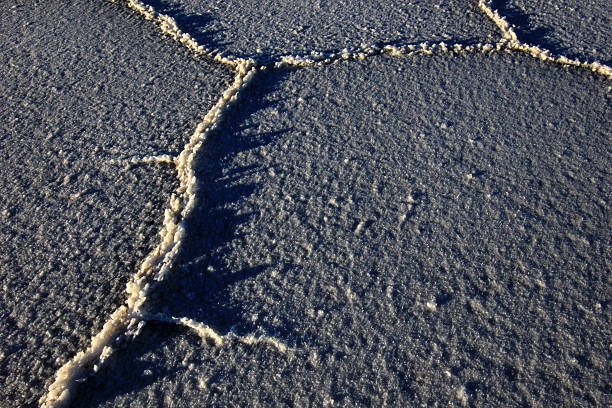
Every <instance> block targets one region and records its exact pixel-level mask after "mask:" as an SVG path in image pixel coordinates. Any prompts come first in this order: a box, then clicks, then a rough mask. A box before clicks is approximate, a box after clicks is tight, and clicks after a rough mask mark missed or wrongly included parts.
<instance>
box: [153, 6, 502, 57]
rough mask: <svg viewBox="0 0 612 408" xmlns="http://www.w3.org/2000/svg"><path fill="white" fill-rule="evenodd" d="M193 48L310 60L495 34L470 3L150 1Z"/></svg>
mask: <svg viewBox="0 0 612 408" xmlns="http://www.w3.org/2000/svg"><path fill="white" fill-rule="evenodd" d="M150 4H152V5H153V6H154V7H155V8H156V9H158V10H159V11H161V12H163V13H165V14H168V15H170V16H173V17H175V18H176V20H177V22H178V23H179V24H180V25H181V26H182V27H184V29H185V30H187V31H188V32H190V33H191V34H192V35H193V36H194V37H195V38H196V39H197V40H198V41H199V42H201V43H204V44H207V45H209V47H211V48H217V49H219V50H221V51H223V52H225V53H228V54H231V55H238V56H255V55H256V56H259V58H262V57H270V56H277V55H285V54H289V55H295V54H304V53H306V54H309V53H310V52H311V51H320V52H324V51H328V50H335V49H342V48H345V47H354V46H359V45H360V44H361V43H372V42H383V43H400V44H405V43H419V42H423V41H428V42H431V41H455V42H457V41H463V42H466V43H475V42H490V41H493V39H495V38H498V37H499V32H498V31H497V30H496V29H495V25H494V24H492V22H491V21H490V20H488V19H487V18H486V17H485V16H484V15H483V14H482V13H480V12H479V11H478V8H477V7H476V2H472V1H465V0H452V1H430V0H417V1H414V0H413V1H405V0H402V1H393V2H389V1H371V0H359V1H354V0H353V1H326V0H315V1H311V0H295V1H284V0H264V1H261V0H232V1H225V0H214V1H208V0H153V1H151V2H150Z"/></svg>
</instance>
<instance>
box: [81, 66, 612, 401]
mask: <svg viewBox="0 0 612 408" xmlns="http://www.w3.org/2000/svg"><path fill="white" fill-rule="evenodd" d="M465 73H469V75H467V74H465ZM258 80H259V81H260V83H261V84H264V85H263V86H260V87H253V88H252V89H251V90H250V91H247V92H246V93H245V94H243V102H244V104H239V105H238V106H247V107H248V108H247V109H246V110H244V109H239V108H237V109H236V110H235V111H234V112H233V114H232V115H231V116H229V117H228V118H227V120H226V121H225V123H226V126H224V127H223V128H222V129H220V131H219V132H218V133H215V135H214V136H213V137H212V138H211V139H210V141H209V143H208V144H207V145H205V147H204V148H203V151H202V155H201V157H200V158H199V160H200V162H201V164H200V165H199V167H198V171H199V173H200V174H199V176H200V180H201V183H202V184H201V186H200V187H201V191H202V193H201V195H200V197H199V202H200V205H199V207H198V210H197V211H196V213H195V214H193V216H192V218H191V219H190V222H189V226H190V231H189V234H190V235H189V236H190V240H189V242H188V244H187V245H186V248H185V253H184V257H183V259H182V261H181V262H180V264H179V265H178V266H177V268H176V271H175V272H174V273H173V274H171V275H170V276H168V277H167V280H166V282H165V284H164V285H163V286H162V287H160V290H159V292H158V299H157V302H158V305H159V307H160V308H161V309H162V310H163V311H164V312H165V313H168V314H171V315H173V316H188V317H191V318H193V319H195V320H198V321H204V322H206V323H208V324H210V325H212V326H213V327H214V328H215V329H217V330H219V331H220V332H227V331H229V330H233V331H234V332H236V333H237V334H246V333H252V332H255V333H257V332H261V333H267V334H273V335H274V336H276V337H277V338H279V339H281V340H282V341H284V342H286V343H287V344H289V345H291V346H293V347H294V348H295V349H294V350H293V351H289V352H288V353H287V354H286V355H283V354H281V353H279V352H277V351H275V350H274V349H272V348H270V347H265V346H251V347H247V346H240V345H238V346H235V347H234V348H229V347H228V348H222V349H221V350H217V349H215V348H211V347H210V346H207V345H206V343H204V344H202V342H200V341H198V340H197V339H196V338H193V337H191V336H188V337H187V338H184V339H179V338H175V337H176V336H177V334H176V333H175V334H173V335H170V334H166V332H167V331H168V330H172V329H171V328H170V326H159V327H157V328H155V329H152V330H150V331H148V332H147V333H146V334H145V335H144V336H143V338H142V339H141V340H140V341H139V342H137V343H136V344H134V345H132V346H130V347H128V349H127V350H126V351H124V352H121V353H118V354H117V355H116V357H115V359H116V360H114V362H113V363H111V364H110V365H109V367H108V369H107V371H104V372H103V373H102V374H100V375H99V376H98V377H97V379H96V380H94V381H93V382H92V383H91V384H89V385H87V384H86V385H85V386H84V390H83V391H82V392H81V393H80V395H81V396H82V399H81V400H79V403H78V404H77V406H90V405H91V404H93V403H94V402H95V404H93V405H97V404H102V405H103V406H127V405H129V404H133V403H136V404H137V405H141V406H146V405H150V404H152V403H153V404H157V403H160V402H163V401H166V402H167V404H168V405H169V401H172V403H173V404H175V405H176V406H193V405H194V404H199V403H202V404H204V405H213V406H228V405H233V404H235V405H239V406H242V405H269V404H271V405H303V404H306V405H308V403H313V404H314V405H323V404H325V403H326V402H328V403H331V402H332V401H334V402H335V403H336V404H338V405H340V406H363V405H365V406H372V405H374V406H379V405H385V404H388V405H393V406H415V405H421V404H423V405H425V406H433V405H437V404H439V405H447V404H449V403H450V404H451V405H462V404H463V403H467V404H469V405H473V406H526V405H527V406H529V405H533V406H542V405H564V404H571V405H573V406H589V405H597V404H599V405H606V404H607V403H610V402H611V401H612V400H611V399H610V383H609V376H608V369H609V361H610V357H612V356H611V355H610V349H609V344H608V343H609V338H610V323H611V322H610V317H611V316H612V311H611V309H610V298H609V297H610V293H611V289H612V287H611V281H610V274H609V271H610V266H609V259H610V256H611V255H612V254H611V253H610V252H611V251H610V239H611V236H610V228H609V226H610V225H609V220H610V216H609V212H608V209H607V205H608V204H607V203H608V202H610V199H611V197H610V191H611V189H610V187H611V186H610V175H609V170H608V167H609V154H610V148H611V145H610V138H609V133H608V132H609V128H610V119H611V118H610V114H609V112H610V101H609V91H608V90H607V83H606V81H605V80H602V79H600V78H597V77H594V76H593V75H591V74H588V73H583V72H573V71H567V70H566V69H563V68H559V67H557V66H553V65H550V64H547V63H541V62H539V61H536V60H534V59H532V58H529V57H527V56H522V55H518V56H510V55H499V56H483V55H477V56H473V55H472V56H452V57H448V56H439V57H428V58H414V59H401V58H399V59H398V58H389V57H381V58H378V59H371V60H368V61H367V62H349V63H341V64H337V65H333V66H328V67H324V68H318V69H300V70H293V71H291V70H290V71H281V72H272V73H270V74H262V77H261V78H258ZM474 83H477V84H478V85H477V86H474ZM126 362H131V363H129V365H125V363H126ZM133 376H136V380H135V382H136V383H137V384H138V386H134V384H133V383H132V382H131V381H130V380H129V379H130V378H132V377H133ZM433 390H435V392H433Z"/></svg>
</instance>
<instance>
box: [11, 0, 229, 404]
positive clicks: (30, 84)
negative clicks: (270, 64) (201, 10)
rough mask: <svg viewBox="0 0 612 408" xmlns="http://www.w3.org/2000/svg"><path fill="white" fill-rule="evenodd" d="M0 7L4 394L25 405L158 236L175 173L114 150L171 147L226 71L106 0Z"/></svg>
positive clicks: (109, 307) (121, 294)
mask: <svg viewBox="0 0 612 408" xmlns="http://www.w3.org/2000/svg"><path fill="white" fill-rule="evenodd" d="M0 13H1V15H0V20H1V21H2V29H1V30H0V36H1V40H0V50H1V52H0V55H1V56H0V60H1V61H2V63H1V64H0V71H1V74H0V76H2V81H0V93H1V94H2V95H3V107H2V109H1V110H0V155H1V157H2V163H3V166H2V172H1V175H0V191H2V196H3V201H2V204H0V217H1V218H0V222H1V224H0V225H1V229H0V242H2V243H3V250H2V252H1V254H0V280H1V282H2V294H1V295H0V302H1V307H0V309H1V311H0V314H1V317H0V322H1V323H0V339H1V340H0V350H1V352H2V353H1V355H0V367H1V371H0V377H1V378H2V380H1V382H2V383H3V384H4V386H3V387H2V389H1V390H0V399H1V400H2V401H3V403H2V404H1V405H3V406H34V405H36V404H37V402H38V399H39V397H40V396H41V395H42V394H43V392H44V391H45V388H46V385H48V384H47V383H48V381H50V380H52V378H53V375H54V373H55V371H56V370H57V369H58V368H59V367H60V366H61V365H62V364H63V363H65V362H66V361H67V360H69V359H70V358H72V356H74V355H75V354H76V353H77V352H78V351H79V350H81V349H83V348H85V347H86V346H87V343H88V341H89V338H90V337H91V336H92V335H93V334H95V333H97V332H98V331H99V330H100V329H101V327H102V324H103V323H104V321H105V320H106V319H107V317H108V315H109V314H110V313H111V312H112V311H113V310H114V309H115V308H116V307H117V306H118V305H120V304H122V303H123V302H124V300H125V299H124V298H125V285H126V282H127V280H128V279H129V277H130V276H131V275H132V274H133V273H134V271H135V270H136V269H137V266H138V263H139V262H140V261H141V260H142V259H143V258H144V256H145V255H146V254H147V253H148V252H149V251H150V248H151V247H152V246H153V245H155V244H156V241H157V240H158V234H157V232H158V230H159V225H160V223H161V219H162V217H163V211H164V208H165V207H166V205H167V202H168V198H169V196H170V193H171V192H172V191H173V190H174V189H175V188H176V184H177V183H176V172H175V170H174V168H172V167H171V166H168V165H165V164H160V165H155V164H153V165H140V164H133V165H127V164H126V163H123V162H121V160H123V159H127V158H131V157H133V156H135V155H151V154H159V153H172V152H177V151H180V150H181V148H182V145H183V144H184V143H185V142H186V141H187V140H188V138H189V136H190V134H191V132H192V131H193V128H194V127H195V125H196V124H197V123H198V121H199V120H200V118H199V115H200V114H201V113H202V111H206V110H208V109H209V108H210V106H211V105H212V103H213V102H214V100H215V99H216V98H217V95H218V94H219V93H220V92H221V90H222V89H224V88H225V87H227V84H228V80H230V79H231V77H232V74H231V72H230V71H229V70H228V69H226V68H224V67H223V66H219V65H218V64H211V63H210V62H207V61H206V60H204V59H195V58H194V57H193V56H192V53H190V52H189V51H187V50H185V49H184V48H183V47H181V46H179V45H177V44H176V43H174V42H173V41H171V40H169V39H165V38H163V37H162V36H160V35H159V33H158V31H157V30H156V29H155V27H153V26H151V25H150V24H149V23H147V22H145V20H144V19H143V18H142V17H140V16H138V15H136V14H135V13H133V12H131V11H129V10H127V9H126V8H124V7H123V6H119V5H116V4H112V3H107V2H89V1H73V2H70V3H67V4H61V5H60V4H59V3H58V4H54V5H51V4H49V3H48V2H36V1H15V2H11V4H10V5H9V4H7V5H6V7H2V10H1V11H0ZM113 160H119V162H113Z"/></svg>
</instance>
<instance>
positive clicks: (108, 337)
mask: <svg viewBox="0 0 612 408" xmlns="http://www.w3.org/2000/svg"><path fill="white" fill-rule="evenodd" d="M109 1H111V2H118V1H119V2H122V3H124V4H125V5H126V6H127V7H129V8H131V9H132V10H134V11H136V12H138V13H139V14H141V15H142V16H143V17H144V18H145V19H147V20H150V21H152V22H153V23H154V24H155V25H157V27H158V28H159V29H160V30H161V32H162V33H163V34H165V35H168V36H170V37H172V38H173V39H174V40H175V41H177V42H180V43H182V44H184V45H185V46H186V47H187V48H188V49H190V50H191V51H193V52H194V53H196V54H197V55H200V56H204V57H208V58H212V59H213V60H214V61H216V62H218V63H221V64H224V65H227V66H230V67H232V68H233V69H234V70H235V74H236V76H235V78H234V82H233V83H232V85H231V86H230V87H229V88H227V89H226V90H225V91H224V92H223V94H222V95H221V97H220V98H219V100H218V101H217V103H216V104H215V105H214V106H213V107H212V108H211V109H210V111H208V113H207V114H206V115H205V117H204V119H203V120H202V121H201V122H200V123H199V124H198V125H197V127H196V129H195V131H194V133H193V135H192V136H191V138H190V140H189V142H188V143H187V144H186V145H185V147H184V149H183V150H182V151H181V153H180V154H179V155H177V156H171V155H168V154H160V155H153V156H143V157H132V158H128V159H123V160H112V161H111V162H112V163H113V164H124V165H128V166H129V165H131V164H152V163H165V164H171V165H174V166H175V167H176V170H177V177H178V180H179V187H178V189H177V190H176V191H175V192H174V193H173V194H172V196H171V198H170V200H169V201H170V206H169V207H168V208H167V209H166V211H165V214H164V220H163V224H162V227H161V230H160V232H159V234H160V237H161V240H160V243H159V244H158V245H157V246H156V247H155V248H154V249H153V250H152V251H151V253H149V254H148V255H147V257H146V258H145V259H144V260H143V262H142V264H141V266H140V269H139V270H138V271H137V272H136V274H135V275H134V276H133V277H132V279H131V280H130V281H129V282H128V284H127V288H126V292H127V295H128V296H127V300H126V301H125V303H124V304H123V305H121V306H120V307H118V308H117V309H116V310H115V311H114V312H113V313H112V314H111V316H110V317H109V319H108V320H107V321H106V323H105V324H104V326H103V328H102V330H101V331H100V332H99V333H98V334H97V335H95V336H94V337H93V338H92V339H91V344H90V346H89V347H88V348H87V350H84V351H80V352H79V353H78V354H77V355H76V356H74V357H73V358H72V360H70V361H69V362H67V363H66V364H64V365H63V366H62V367H61V368H60V369H59V370H58V371H57V373H56V375H55V381H54V382H53V383H52V384H51V385H50V387H49V390H48V393H47V394H46V395H44V396H43V397H42V398H41V400H40V403H41V406H42V407H48V408H50V407H58V406H63V405H65V404H67V403H68V402H69V400H70V396H71V395H70V394H71V390H72V388H73V387H74V385H75V384H76V383H78V382H81V381H83V380H84V379H85V378H86V377H87V376H88V375H90V374H91V373H92V372H96V371H98V369H99V367H100V366H101V364H103V363H104V361H105V360H106V359H107V358H108V356H110V355H111V353H112V351H113V346H116V345H118V344H120V343H122V342H125V341H128V340H130V339H133V338H134V337H135V336H137V335H138V334H139V333H140V331H141V329H142V328H143V327H144V325H145V324H146V322H150V321H157V322H165V323H170V324H176V325H179V326H183V327H186V328H188V329H190V330H193V331H194V332H195V333H197V334H198V335H199V336H200V337H201V338H202V339H203V340H205V341H207V342H208V343H210V344H212V345H215V346H222V345H225V344H232V343H242V344H246V345H255V344H261V345H267V346H270V347H272V348H274V349H275V350H277V351H278V352H281V353H286V352H288V351H291V348H289V347H288V346H287V345H285V344H284V343H283V342H281V341H280V340H278V339H275V338H273V337H267V336H254V335H246V336H238V335H236V334H234V333H233V332H230V333H228V334H225V335H221V334H219V333H217V332H216V331H215V330H214V329H212V328H211V327H209V326H207V325H206V324H204V323H202V322H197V321H195V320H192V319H189V318H186V317H173V316H167V315H164V314H150V313H147V312H146V311H145V310H144V304H145V302H146V300H147V296H148V294H149V293H150V292H151V290H152V289H153V288H154V287H155V286H156V284H158V283H159V282H161V281H162V280H163V279H164V277H165V275H166V274H167V272H168V271H169V270H170V268H171V267H172V266H173V264H174V261H175V260H176V256H177V254H178V251H179V250H180V248H181V245H182V243H183V240H184V239H185V218H186V216H187V215H189V214H190V213H191V212H192V211H193V209H194V207H195V204H196V193H197V180H196V176H195V172H194V167H193V166H194V158H195V155H196V153H197V152H198V151H199V149H200V148H201V147H202V144H203V142H204V141H205V140H206V138H207V136H208V134H209V133H210V132H211V131H212V130H214V129H215V128H217V127H218V125H219V122H220V120H222V117H223V113H224V112H225V111H226V110H227V109H228V108H229V107H230V106H231V105H232V104H233V103H235V102H236V100H237V97H238V94H239V92H240V91H241V90H243V89H244V88H245V87H246V86H247V85H248V84H249V83H250V82H251V81H252V80H253V78H254V76H255V74H256V72H258V71H260V70H265V69H282V68H299V67H309V66H320V65H325V64H332V63H335V62H339V61H343V60H363V59H365V58H368V57H373V56H377V55H383V54H386V55H391V56H397V57H412V56H427V55H431V56H435V55H445V54H472V53H484V54H488V53H496V52H522V53H526V54H527V55H530V56H531V57H534V58H537V59H540V60H542V61H545V62H549V63H553V64H557V65H562V66H565V67H575V68H581V69H586V70H590V71H592V72H594V73H596V74H598V75H602V76H604V77H606V78H607V79H609V80H612V69H611V68H610V67H608V66H606V65H603V64H600V63H598V62H581V61H578V60H575V59H569V58H567V57H565V56H562V55H561V56H553V55H551V54H550V52H549V51H548V50H545V49H542V48H540V47H538V46H534V45H528V44H524V43H521V42H520V41H519V40H518V37H517V36H516V33H515V32H514V30H513V28H512V26H511V25H510V24H509V23H508V22H507V21H506V19H505V18H504V17H502V16H500V15H499V13H498V12H497V11H496V10H495V9H494V8H493V7H492V5H491V1H490V0H478V7H479V8H480V10H481V11H482V12H483V13H484V14H485V15H486V16H487V17H488V18H490V19H491V20H492V21H493V22H494V23H495V24H496V25H497V27H498V28H499V29H500V31H501V34H502V39H501V40H500V41H499V42H497V43H495V44H476V45H467V46H466V45H462V44H459V43H455V44H447V43H444V42H440V43H422V44H418V45H414V44H408V45H404V46H395V45H390V44H389V45H366V44H363V45H361V46H359V47H355V48H352V49H348V48H345V49H343V50H340V51H336V52H329V53H322V52H317V51H313V52H311V53H310V54H308V55H301V56H300V55H286V56H281V57H278V58H276V59H275V60H274V61H272V62H270V63H268V64H258V63H257V62H256V61H255V60H253V59H244V58H237V57H232V56H224V55H222V53H221V52H219V51H218V50H211V49H207V48H205V47H203V46H202V45H200V44H198V43H197V41H196V40H195V39H194V38H193V37H192V36H191V35H190V34H188V33H184V32H183V31H181V30H180V28H179V27H178V25H177V24H176V21H175V20H174V19H173V18H172V17H169V16H167V15H164V14H161V13H158V12H157V11H155V9H154V8H153V7H151V6H150V5H146V4H144V3H142V2H141V1H139V0H109Z"/></svg>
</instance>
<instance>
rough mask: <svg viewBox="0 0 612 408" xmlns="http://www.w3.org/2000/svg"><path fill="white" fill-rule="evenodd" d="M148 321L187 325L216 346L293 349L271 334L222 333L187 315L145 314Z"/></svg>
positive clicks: (283, 351)
mask: <svg viewBox="0 0 612 408" xmlns="http://www.w3.org/2000/svg"><path fill="white" fill-rule="evenodd" d="M144 317H145V318H146V320H147V321H159V322H165V323H172V324H176V325H179V326H183V327H187V328H189V329H191V330H193V331H194V332H196V333H197V334H198V336H200V337H201V338H202V339H203V340H205V341H207V342H211V343H212V344H214V345H215V346H218V347H221V346H223V345H226V344H231V343H242V344H246V345H249V346H252V345H267V346H271V347H272V348H274V349H276V351H278V352H280V353H283V354H285V353H287V352H288V351H290V350H291V348H290V347H289V346H287V345H286V344H285V343H283V342H282V341H280V340H279V339H277V338H274V337H270V336H256V335H254V334H247V335H244V336H238V335H237V334H235V333H233V332H229V333H227V334H224V335H221V334H219V333H218V332H217V331H216V330H215V329H213V328H211V327H210V326H208V325H206V324H204V323H201V322H198V321H195V320H193V319H189V318H187V317H172V316H166V315H164V314H162V313H156V314H147V315H144Z"/></svg>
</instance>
